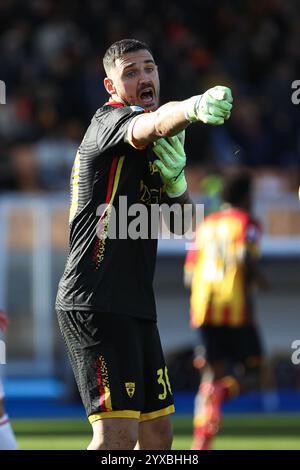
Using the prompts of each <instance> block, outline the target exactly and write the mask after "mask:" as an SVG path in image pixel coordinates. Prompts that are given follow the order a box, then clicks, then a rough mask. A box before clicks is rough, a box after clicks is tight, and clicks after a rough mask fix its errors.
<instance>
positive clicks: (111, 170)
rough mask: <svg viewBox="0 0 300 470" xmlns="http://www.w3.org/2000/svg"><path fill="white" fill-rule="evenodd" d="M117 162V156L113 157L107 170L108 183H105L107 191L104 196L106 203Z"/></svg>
mask: <svg viewBox="0 0 300 470" xmlns="http://www.w3.org/2000/svg"><path fill="white" fill-rule="evenodd" d="M117 164H118V157H115V158H114V159H113V161H112V164H111V167H110V170H109V177H108V185H107V193H106V198H105V203H106V204H108V203H109V201H110V198H111V193H112V190H113V184H114V179H115V173H116V168H117Z"/></svg>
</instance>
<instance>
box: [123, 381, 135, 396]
mask: <svg viewBox="0 0 300 470" xmlns="http://www.w3.org/2000/svg"><path fill="white" fill-rule="evenodd" d="M125 387H126V392H127V394H128V396H129V398H132V397H133V395H134V392H135V383H134V382H126V383H125Z"/></svg>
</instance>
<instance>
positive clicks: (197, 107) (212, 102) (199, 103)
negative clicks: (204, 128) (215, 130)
mask: <svg viewBox="0 0 300 470" xmlns="http://www.w3.org/2000/svg"><path fill="white" fill-rule="evenodd" d="M232 101H233V99H232V95H231V90H230V88H227V87H225V86H220V85H218V86H215V87H213V88H210V89H209V90H207V91H206V92H205V93H204V94H203V95H197V96H192V97H191V98H189V99H188V100H186V102H185V103H186V109H185V117H186V119H187V120H188V121H190V122H193V121H202V122H204V123H206V124H213V125H220V124H224V119H229V117H230V111H231V108H232Z"/></svg>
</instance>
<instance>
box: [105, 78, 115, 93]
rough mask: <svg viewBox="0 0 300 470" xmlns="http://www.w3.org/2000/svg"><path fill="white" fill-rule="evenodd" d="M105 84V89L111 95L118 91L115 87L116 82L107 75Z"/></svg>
mask: <svg viewBox="0 0 300 470" xmlns="http://www.w3.org/2000/svg"><path fill="white" fill-rule="evenodd" d="M104 86H105V90H106V91H107V93H108V94H109V95H113V94H114V93H116V89H115V87H114V84H113V81H112V79H111V78H108V77H105V79H104Z"/></svg>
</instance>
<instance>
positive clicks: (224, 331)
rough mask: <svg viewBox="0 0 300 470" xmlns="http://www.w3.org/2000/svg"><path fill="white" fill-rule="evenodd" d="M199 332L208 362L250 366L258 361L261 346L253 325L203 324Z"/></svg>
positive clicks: (260, 354)
mask: <svg viewBox="0 0 300 470" xmlns="http://www.w3.org/2000/svg"><path fill="white" fill-rule="evenodd" d="M199 332H200V338H201V340H202V344H203V346H204V349H205V359H206V360H207V361H208V362H216V361H229V362H232V363H243V364H245V365H246V366H250V367H251V364H253V365H255V364H256V363H260V359H261V356H262V346H261V340H260V337H259V334H258V331H257V328H256V327H255V326H253V325H245V326H241V327H228V326H211V325H203V326H202V327H200V328H199Z"/></svg>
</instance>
